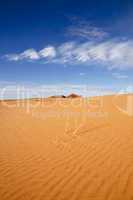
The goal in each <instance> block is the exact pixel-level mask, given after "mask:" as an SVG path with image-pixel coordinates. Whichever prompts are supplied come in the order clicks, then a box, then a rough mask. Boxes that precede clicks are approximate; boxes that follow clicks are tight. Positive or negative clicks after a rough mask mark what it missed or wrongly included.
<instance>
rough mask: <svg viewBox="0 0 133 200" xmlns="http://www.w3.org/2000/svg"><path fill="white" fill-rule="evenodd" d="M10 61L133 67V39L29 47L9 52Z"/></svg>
mask: <svg viewBox="0 0 133 200" xmlns="http://www.w3.org/2000/svg"><path fill="white" fill-rule="evenodd" d="M5 57H6V58H7V59H8V60H9V61H19V60H27V61H28V60H33V61H38V60H43V61H44V63H45V62H46V63H48V62H50V63H60V64H62V63H63V64H68V65H70V64H71V65H72V64H73V65H76V64H82V65H91V64H92V63H93V64H94V63H95V64H99V65H103V66H105V67H107V68H109V69H113V68H116V69H128V68H131V69H133V41H132V40H129V41H118V40H107V41H103V42H94V41H91V42H90V41H89V42H67V43H63V44H61V45H59V46H57V47H54V46H52V45H50V46H49V47H45V48H43V49H42V50H39V51H36V50H34V49H28V50H25V51H24V52H22V53H20V54H8V55H6V56H5Z"/></svg>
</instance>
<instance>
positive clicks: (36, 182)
mask: <svg viewBox="0 0 133 200" xmlns="http://www.w3.org/2000/svg"><path fill="white" fill-rule="evenodd" d="M129 96H130V97H129ZM131 97H132V98H131ZM131 102H132V103H133V95H120V96H115V95H112V96H104V97H93V98H76V99H71V98H69V99H66V98H58V99H56V98H53V99H52V98H51V99H50V98H48V99H42V100H41V99H32V100H21V101H19V102H18V101H15V100H14V101H5V102H2V101H1V102H0V200H131V199H133V115H132V113H133V112H132V111H131V109H132V105H131Z"/></svg>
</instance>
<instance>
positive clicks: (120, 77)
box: [112, 73, 128, 79]
mask: <svg viewBox="0 0 133 200" xmlns="http://www.w3.org/2000/svg"><path fill="white" fill-rule="evenodd" d="M112 76H113V77H114V78H116V79H127V78H128V75H126V74H120V73H113V74H112Z"/></svg>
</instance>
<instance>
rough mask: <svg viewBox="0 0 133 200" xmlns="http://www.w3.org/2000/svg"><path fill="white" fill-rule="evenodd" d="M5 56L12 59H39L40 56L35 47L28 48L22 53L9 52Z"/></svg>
mask: <svg viewBox="0 0 133 200" xmlns="http://www.w3.org/2000/svg"><path fill="white" fill-rule="evenodd" d="M5 57H6V58H7V59H8V60H10V61H19V60H23V59H27V60H38V59H39V58H40V57H39V54H38V52H37V51H36V50H34V49H27V50H25V51H24V52H22V53H20V54H8V55H6V56H5Z"/></svg>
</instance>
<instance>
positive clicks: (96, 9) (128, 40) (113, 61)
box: [0, 0, 133, 98]
mask: <svg viewBox="0 0 133 200" xmlns="http://www.w3.org/2000/svg"><path fill="white" fill-rule="evenodd" d="M132 24H133V1H132V0H111V1H106V0H101V1H99V0H78V1H77V0H54V1H53V0H45V1H43V0H42V1H41V0H40V1H39V0H38V1H30V0H29V1H25V0H23V1H17V0H14V1H3V2H0V26H1V29H0V89H1V90H2V88H3V87H14V88H16V87H17V86H24V87H25V88H32V89H33V90H37V91H39V92H40V88H46V87H47V88H49V89H48V91H50V90H51V88H55V86H56V87H57V88H58V89H59V91H58V92H56V93H60V92H63V93H69V92H73V91H75V92H78V93H81V94H84V93H85V94H86V95H91V94H92V93H91V92H90V91H93V89H90V87H91V88H97V90H98V91H96V92H95V93H96V94H97V92H99V93H100V92H101V90H100V89H99V88H103V89H102V91H103V90H104V91H105V93H109V92H111V91H112V92H115V91H116V90H120V89H121V88H126V87H127V86H129V85H132V79H133V78H132V77H133V25H132ZM76 86H77V88H78V89H76V90H75V89H74V88H76ZM83 86H85V87H88V88H89V89H88V90H87V92H83ZM63 87H64V91H62V88H63ZM66 88H67V89H66ZM60 90H61V91H60ZM53 93H55V91H54V89H53V90H51V92H48V95H49V94H53ZM37 94H38V93H37ZM6 95H7V96H6V97H7V98H13V97H14V98H15V97H16V94H15V93H14V91H13V92H9V91H8V92H7V93H6ZM34 95H35V94H32V95H31V96H34ZM44 95H47V93H45V94H44Z"/></svg>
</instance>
